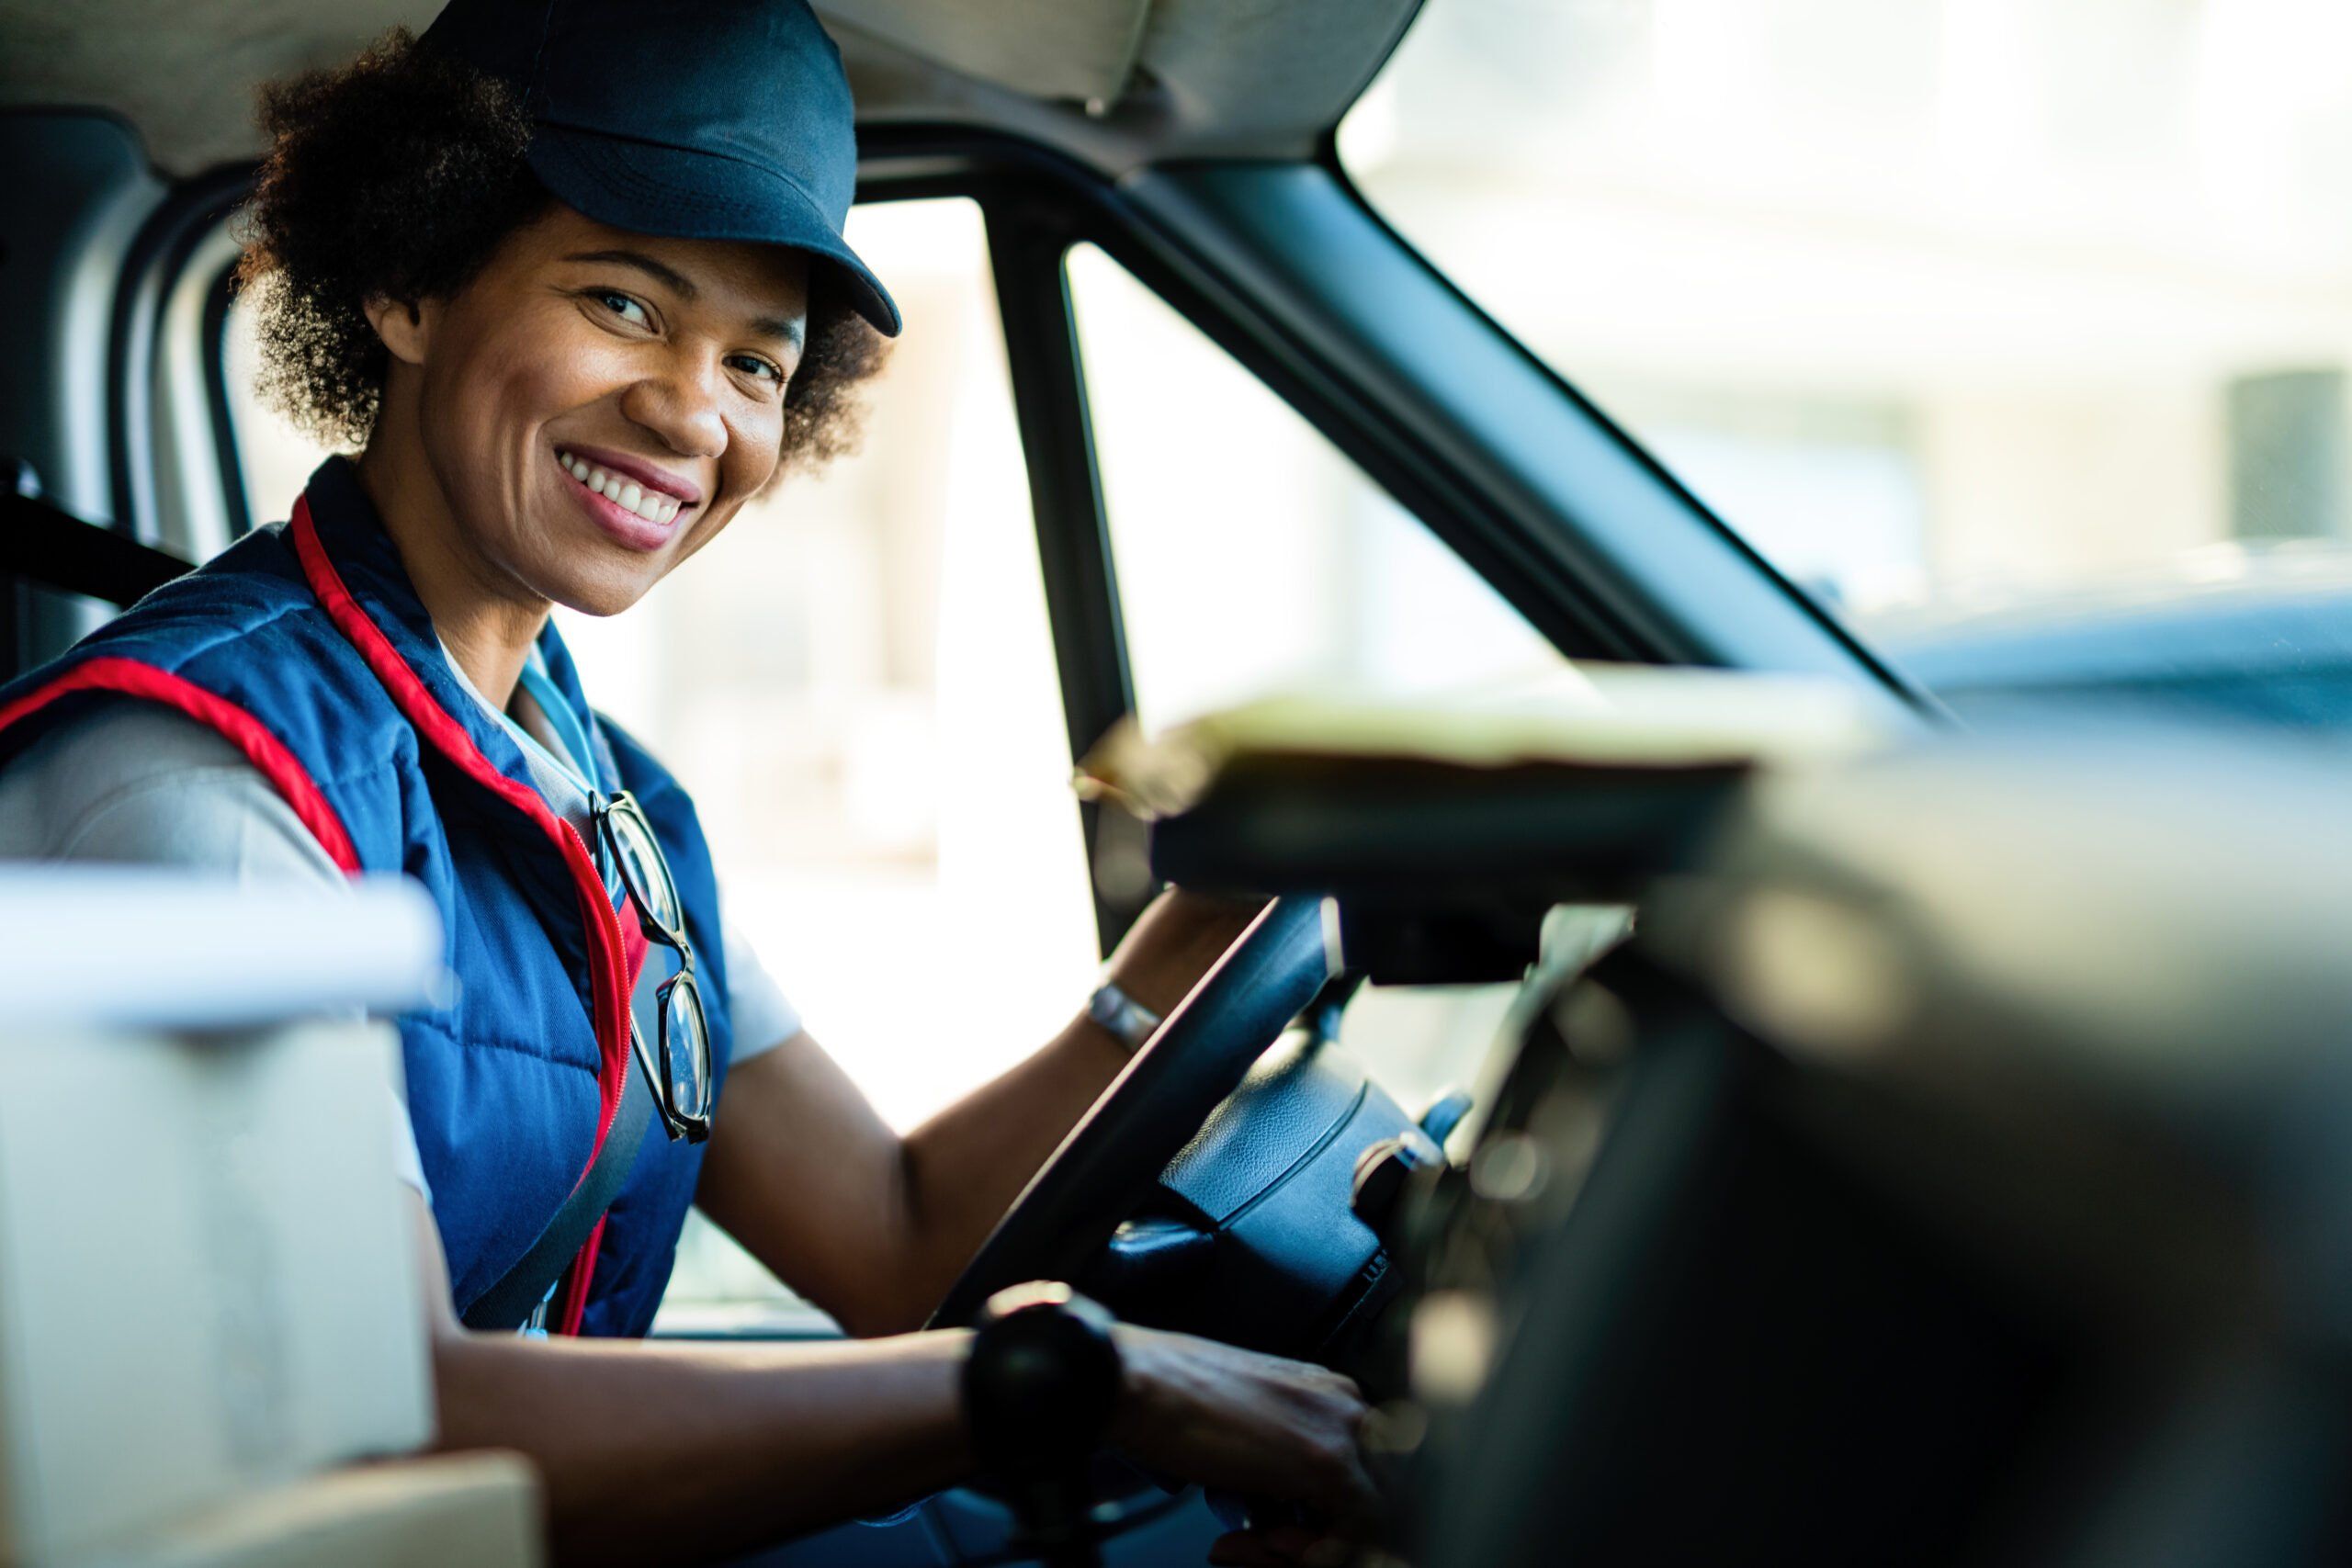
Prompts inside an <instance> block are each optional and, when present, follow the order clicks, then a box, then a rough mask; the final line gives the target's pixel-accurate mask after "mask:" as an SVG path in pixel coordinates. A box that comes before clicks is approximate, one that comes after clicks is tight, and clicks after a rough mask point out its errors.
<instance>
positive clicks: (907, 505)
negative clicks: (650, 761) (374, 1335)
mask: <svg viewBox="0 0 2352 1568" xmlns="http://www.w3.org/2000/svg"><path fill="white" fill-rule="evenodd" d="M850 224H851V230H850V236H849V237H850V241H851V243H852V244H854V246H855V247H856V248H857V250H858V252H859V254H861V255H864V256H865V257H866V258H867V259H868V260H869V261H871V262H872V264H873V265H874V266H875V267H876V269H877V270H878V271H879V272H880V273H881V275H882V276H886V277H888V278H889V279H890V285H891V289H892V292H893V293H894V295H895V296H896V298H897V299H898V300H899V305H900V307H901V308H902V309H903V310H904V311H905V313H906V317H907V319H908V321H909V322H910V330H909V331H908V333H906V334H905V336H904V338H903V339H901V340H900V342H899V344H898V345H897V347H896V349H895V351H894V353H893V355H892V356H891V361H890V365H889V367H888V369H887V370H886V371H885V372H884V374H883V376H882V378H881V379H880V380H879V381H878V382H877V383H876V386H875V388H874V390H873V395H872V399H871V401H872V412H871V416H870V418H869V419H868V421H867V424H866V438H865V445H864V446H863V448H862V449H861V450H860V451H859V452H858V453H857V454H856V455H855V456H854V457H849V458H846V459H844V460H842V461H841V462H839V463H837V464H835V465H834V466H833V467H832V468H828V469H826V470H824V471H823V472H821V473H820V474H818V475H815V476H813V477H808V478H797V477H787V478H786V479H785V480H784V481H783V482H781V483H780V484H779V485H777V486H776V487H775V489H774V490H773V491H771V492H770V493H769V494H768V495H767V496H765V497H763V498H762V499H761V500H759V501H757V502H752V503H751V504H750V505H747V506H746V507H745V508H744V510H743V512H742V513H741V514H740V515H739V516H738V517H737V518H736V519H735V520H734V521H733V522H732V523H730V524H729V527H728V531H727V533H726V535H725V536H723V537H722V538H720V539H718V541H716V542H715V543H714V544H712V545H711V546H709V547H707V548H706V549H705V550H704V551H703V552H702V553H701V554H699V555H697V556H696V557H695V559H693V560H692V561H690V562H688V563H687V564H686V565H685V566H684V567H682V568H681V569H679V570H678V571H677V572H675V573H674V574H673V576H671V577H670V578H669V579H667V580H665V581H663V582H662V584H661V586H660V587H658V588H657V589H656V590H655V591H654V592H652V593H651V594H650V595H649V596H648V597H647V598H646V600H645V601H644V602H643V603H642V604H639V605H637V606H635V607H634V608H632V609H631V610H629V611H628V613H626V614H624V615H618V616H615V617H612V618H611V619H609V620H602V621H598V620H594V619H590V618H588V617H583V616H580V615H572V614H571V613H570V612H568V611H559V612H558V615H559V619H560V624H561V626H562V629H563V635H564V637H565V638H566V640H567V641H568V643H569V644H570V646H571V649H573V651H574V653H575V654H576V655H577V657H578V659H579V661H580V664H581V667H582V675H583V678H584V680H585V682H586V684H587V687H588V691H589V693H590V695H591V697H592V698H593V699H594V701H595V703H596V704H597V705H598V706H599V707H600V708H602V709H604V710H605V711H606V712H608V713H610V714H612V715H613V716H615V717H616V718H617V719H618V720H620V721H621V722H622V723H623V724H624V725H626V726H628V728H629V729H630V731H631V732H632V733H633V734H635V735H637V736H638V737H639V739H642V740H643V741H644V742H645V743H646V744H647V745H648V746H649V747H650V748H651V749H652V750H654V751H655V753H656V754H657V755H659V756H661V757H662V760H663V761H664V762H665V763H666V764H668V765H669V766H670V767H671V768H672V769H673V771H675V772H676V773H678V774H679V775H680V777H681V778H682V779H683V780H684V782H685V784H686V785H687V787H688V788H689V789H690V790H692V791H693V793H694V795H695V803H696V806H697V807H698V809H699V811H700V814H701V818H702V821H703V826H704V828H705V829H706V831H707V833H708V835H709V838H710V840H711V844H712V847H713V850H714V852H715V853H716V855H717V859H718V869H719V875H720V879H721V885H722V887H723V889H724V892H725V895H726V897H727V900H728V914H729V919H731V920H732V921H734V922H735V923H736V924H737V925H738V926H739V927H740V928H741V929H742V930H743V931H746V932H747V933H748V934H749V936H750V937H751V939H752V942H753V943H754V944H755V945H756V946H757V948H758V950H759V953H760V955H761V957H762V959H763V961H764V963H765V964H766V966H767V967H768V969H769V970H770V971H771V973H773V974H774V976H775V978H776V980H777V981H778V983H779V984H780V985H781V986H782V987H783V988H784V991H785V994H786V996H787V997H788V998H791V1000H792V1001H793V1003H794V1004H795V1005H796V1006H797V1008H798V1009H799V1010H800V1011H801V1013H802V1015H803V1017H804V1019H805V1020H806V1021H807V1023H808V1025H809V1030H810V1032H812V1033H814V1034H815V1035H816V1036H817V1037H818V1038H819V1039H820V1040H821V1041H823V1042H824V1043H825V1046H826V1048H827V1049H828V1050H829V1051H830V1052H831V1053H832V1054H833V1055H834V1056H836V1057H837V1058H838V1059H839V1060H840V1061H841V1062H842V1065H843V1066H845V1067H846V1068H847V1069H848V1071H849V1072H850V1073H851V1074H852V1075H853V1076H854V1077H856V1078H857V1079H858V1081H859V1083H860V1084H861V1086H862V1087H863V1088H864V1089H865V1091H866V1093H867V1094H868V1095H870V1096H871V1097H872V1098H873V1099H874V1100H875V1101H876V1104H877V1105H878V1106H879V1107H880V1109H881V1111H882V1112H883V1113H884V1114H885V1115H886V1116H887V1117H888V1119H889V1120H890V1121H891V1122H894V1123H896V1124H898V1125H899V1126H902V1127H904V1126H908V1125H910V1124H912V1123H913V1122H916V1121H919V1120H920V1119H921V1118H922V1117H923V1116H924V1115H926V1114H928V1113H929V1112H930V1111H933V1110H936V1109H937V1108H938V1107H940V1106H941V1105H943V1104H944V1103H946V1102H947V1101H948V1100H951V1099H953V1098H954V1097H956V1095H957V1094H959V1093H960V1092H962V1091H963V1090H964V1089H967V1088H970V1087H972V1086H974V1085H976V1084H978V1083H979V1082H981V1081H983V1080H984V1079H986V1078H988V1077H991V1076H993V1075H994V1074H995V1073H997V1072H999V1071H1001V1069H1003V1068H1004V1067H1005V1066H1009V1065H1010V1064H1011V1063H1012V1062H1013V1061H1014V1060H1015V1059H1017V1058H1018V1057H1019V1056H1021V1055H1025V1054H1026V1053H1027V1052H1028V1051H1030V1050H1032V1049H1034V1048H1035V1047H1036V1046H1037V1045H1039V1044H1041V1043H1044V1042H1045V1041H1046V1039H1047V1038H1048V1037H1049V1036H1050V1035H1052V1034H1053V1032H1055V1031H1056V1030H1057V1029H1059V1028H1060V1027H1061V1026H1062V1025H1063V1024H1064V1023H1066V1022H1067V1021H1069V1018H1070V1016H1071V1014H1072V1013H1073V1012H1075V1011H1076V1010H1077V1009H1078V1008H1079V1007H1080V1005H1082V1004H1083V1002H1084V1000H1085V997H1086V994H1087V991H1088V989H1089V988H1090V987H1091V984H1092V978H1091V976H1092V974H1093V969H1094V965H1095V964H1096V962H1097V960H1098V954H1097V952H1096V947H1095V937H1094V925H1093V906H1092V902H1091V894H1090V891H1089V889H1088V886H1087V877H1086V868H1085V863H1084V857H1083V852H1082V849H1081V846H1080V837H1079V827H1078V815H1077V811H1076V807H1075V805H1074V803H1073V800H1072V798H1071V795H1070V793H1069V741H1068V738H1067V734H1066V731H1065V729H1064V727H1063V721H1062V716H1061V708H1060V692H1059V685H1058V682H1057V677H1056V675H1055V671H1054V666H1053V659H1052V649H1051V642H1050V638H1049V635H1048V630H1047V626H1046V611H1045V602H1044V593H1043V587H1042V581H1041V579H1040V575H1039V571H1038V566H1037V552H1036V539H1035V529H1034V526H1033V524H1032V520H1031V513H1030V508H1029V498H1028V483H1027V476H1026V473H1025V470H1024V468H1023V461H1022V455H1021V446H1020V441H1019V436H1018V434H1017V431H1016V429H1015V426H1014V421H1013V413H1012V399H1011V392H1010V387H1009V384H1008V381H1007V378H1006V371H1005V365H1004V353H1003V345H1002V340H1001V333H1000V330H999V327H998V324H997V314H996V305H995V299H994V294H993V290H992V288H991V285H990V281H989V273H988V265H987V251H986V246H985V243H984V241H983V235H982V230H981V223H980V217H979V213H978V209H977V208H975V207H974V206H973V205H972V204H971V203H969V202H967V201H962V200H940V201H925V202H911V203H900V204H892V205H886V206H879V207H872V208H861V209H858V210H857V211H855V212H854V213H853V214H852V216H851V220H850ZM240 352H243V353H246V354H248V355H249V352H250V351H249V350H241V351H240ZM237 368H238V369H239V372H240V373H239V374H238V375H237V377H236V378H235V381H236V386H237V388H238V390H239V395H240V396H241V397H246V398H249V397H250V390H249V389H250V387H251V384H252V376H251V374H250V359H249V358H247V359H245V360H244V361H243V362H242V363H241V364H240V366H239V367H237ZM239 412H240V423H239V434H240V436H241V438H242V446H241V453H242V457H243V462H244V464H245V467H246V471H247V474H248V476H249V481H250V482H251V483H252V484H253V485H254V496H255V500H254V516H256V517H260V518H271V517H282V516H284V515H285V513H286V511H287V508H288V503H289V502H290V500H291V498H292V496H293V495H294V493H295V492H296V491H297V490H298V489H299V488H300V483H301V479H302V478H303V476H304V475H305V474H307V472H308V471H309V468H310V467H311V464H312V463H314V462H315V461H316V460H317V457H318V454H317V453H315V452H312V451H308V450H303V449H301V448H300V446H299V444H298V443H297V442H296V441H295V440H294V439H293V438H292V437H291V435H290V433H288V432H287V431H286V429H285V427H284V426H283V425H282V424H281V423H279V422H277V420H275V419H274V418H272V417H270V416H268V415H266V413H263V412H259V411H256V410H254V409H252V408H250V407H242V408H241V409H240V411H239ZM721 1114H724V1111H723V1109H722V1111H721ZM778 1294H780V1292H779V1290H778V1288H777V1287H776V1286H775V1284H774V1283H773V1281H771V1280H768V1279H767V1278H766V1276H765V1275H764V1273H763V1271H762V1270H761V1269H759V1268H758V1267H757V1266H756V1265H754V1264H752V1262H751V1260H750V1259H749V1258H746V1257H744V1256H743V1255H741V1253H740V1252H739V1251H737V1250H736V1249H735V1248H733V1247H731V1245H729V1244H727V1243H726V1242H725V1240H724V1238H723V1237H721V1236H719V1235H718V1233H717V1232H716V1231H715V1230H712V1229H710V1228H709V1227H707V1226H706V1225H704V1224H701V1223H700V1222H699V1220H697V1221H696V1222H695V1224H693V1225H691V1226H690V1228H689V1230H688V1233H687V1235H686V1237H685V1239H684V1243H683V1244H682V1247H681V1250H680V1255H679V1271H678V1274H677V1276H676V1278H675V1280H673V1285H672V1287H671V1292H670V1296H669V1298H668V1301H667V1303H665V1307H664V1311H665V1314H668V1315H667V1318H666V1321H668V1322H671V1323H675V1322H677V1321H679V1319H680V1315H681V1314H682V1313H686V1312H690V1311H691V1310H692V1309H694V1308H695V1307H696V1306H697V1305H701V1306H708V1305H710V1304H711V1303H716V1302H720V1301H725V1300H740V1301H745V1302H756V1301H759V1300H762V1299H769V1298H774V1297H775V1296H777V1295H778Z"/></svg>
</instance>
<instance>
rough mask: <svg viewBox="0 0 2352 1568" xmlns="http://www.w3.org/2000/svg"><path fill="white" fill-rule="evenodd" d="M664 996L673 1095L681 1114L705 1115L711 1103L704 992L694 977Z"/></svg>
mask: <svg viewBox="0 0 2352 1568" xmlns="http://www.w3.org/2000/svg"><path fill="white" fill-rule="evenodd" d="M666 989H667V995H666V996H665V997H664V998H662V1028H663V1030H664V1031H665V1032H667V1034H668V1038H669V1046H670V1050H669V1055H670V1061H669V1069H670V1098H671V1101H672V1103H673V1104H674V1105H675V1106H676V1107H677V1109H678V1111H680V1113H681V1114H684V1115H687V1116H703V1115H707V1114H708V1113H709V1110H710V1105H709V1100H710V1026H709V1024H708V1023H707V1021H705V1020H704V1018H703V1013H702V993H701V991H700V989H699V988H698V987H696V986H695V983H694V982H693V981H692V980H690V979H684V978H683V977H682V978H681V979H680V980H678V981H677V982H675V983H673V984H672V985H670V986H669V987H666Z"/></svg>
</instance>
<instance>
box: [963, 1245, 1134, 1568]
mask: <svg viewBox="0 0 2352 1568" xmlns="http://www.w3.org/2000/svg"><path fill="white" fill-rule="evenodd" d="M1112 1323H1113V1319H1112V1316H1111V1314H1109V1313H1107V1312H1105V1311H1103V1308H1102V1307H1100V1306H1098V1305H1096V1304H1095V1303H1093V1302H1091V1301H1089V1300H1087V1299H1086V1298H1085V1297H1084V1296H1081V1295H1080V1294H1079V1293H1078V1292H1075V1291H1073V1290H1071V1289H1070V1288H1069V1286H1068V1285H1064V1284H1060V1283H1057V1282H1056V1281H1053V1280H1036V1281H1034V1282H1032V1283H1030V1284H1026V1285H1013V1286H1011V1287H1009V1288H1008V1289H1005V1290H1001V1291H999V1292H997V1293H996V1294H995V1295H993V1296H990V1297H989V1303H988V1305H987V1306H986V1307H985V1308H983V1309H982V1310H981V1313H980V1318H979V1324H978V1332H977V1333H976V1334H975V1335H974V1336H973V1338H972V1349H971V1354H970V1355H969V1357H968V1358H967V1359H966V1360H965V1362H964V1417H965V1420H966V1422H967V1424H968V1425H969V1427H970V1428H971V1433H972V1446H973V1449H974V1451H975V1452H976V1453H977V1454H978V1458H979V1461H980V1464H981V1467H982V1468H983V1469H985V1470H987V1471H988V1472H989V1473H991V1474H992V1475H994V1476H995V1478H996V1479H997V1481H998V1482H999V1483H1000V1484H1001V1487H1002V1489H1003V1492H1004V1495H1005V1498H1006V1500H1007V1501H1008V1502H1010V1503H1011V1504H1012V1511H1013V1514H1014V1517H1016V1518H1017V1519H1018V1520H1019V1523H1020V1535H1019V1539H1017V1540H1015V1541H1014V1542H1013V1549H1014V1550H1015V1551H1020V1552H1022V1553H1023V1554H1025V1555H1030V1556H1034V1557H1035V1558H1036V1559H1037V1561H1038V1562H1040V1563H1042V1564H1044V1568H1100V1564H1101V1562H1102V1561H1103V1558H1102V1553H1101V1551H1099V1550H1098V1549H1097V1546H1096V1542H1095V1539H1094V1518H1093V1511H1092V1503H1093V1494H1092V1490H1091V1487H1090V1486H1089V1484H1088V1478H1087V1469H1088V1461H1090V1460H1091V1458H1092V1457H1093V1454H1094V1450H1095V1448H1096V1446H1097V1445H1098V1444H1099V1443H1100V1442H1101V1441H1102V1438H1103V1430H1104V1429H1105V1428H1106V1427H1109V1426H1110V1424H1111V1413H1112V1411H1113V1409H1114V1407H1115V1406H1116V1405H1117V1404H1118V1398H1119V1349H1118V1347H1117V1346H1116V1345H1115V1344H1114V1343H1113V1342H1112V1339H1111V1325H1112Z"/></svg>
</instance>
